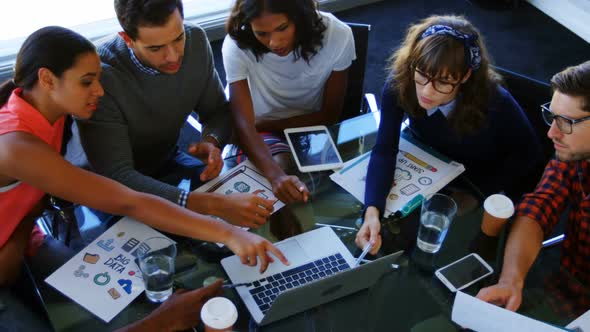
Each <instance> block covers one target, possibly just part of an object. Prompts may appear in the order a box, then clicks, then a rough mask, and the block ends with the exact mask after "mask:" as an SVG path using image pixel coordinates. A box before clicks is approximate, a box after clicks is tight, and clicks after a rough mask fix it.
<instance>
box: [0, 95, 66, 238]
mask: <svg viewBox="0 0 590 332" xmlns="http://www.w3.org/2000/svg"><path fill="white" fill-rule="evenodd" d="M21 94H22V89H21V88H18V89H15V90H14V91H13V92H12V95H11V96H10V98H9V99H8V102H7V103H6V104H5V105H4V106H3V107H2V108H0V135H4V134H7V133H11V132H15V131H20V132H25V133H29V134H31V135H34V136H35V137H38V138H39V139H41V140H43V141H44V142H45V143H47V144H49V145H50V146H51V147H52V148H54V149H55V151H57V152H60V150H61V142H62V138H63V130H64V121H65V116H63V117H61V118H59V119H58V120H57V121H56V122H55V123H54V124H53V125H51V124H50V123H49V122H48V121H47V119H46V118H45V117H44V116H43V115H42V114H41V113H39V111H37V110H36V109H35V108H34V107H33V106H32V105H30V104H29V103H27V102H26V101H25V100H24V99H22V98H21ZM1 148H2V147H1V146H0V149H1ZM43 195H44V192H42V191H41V190H39V189H37V188H35V187H33V186H30V185H29V184H27V183H23V182H17V183H14V184H11V185H8V186H6V187H0V248H1V247H3V246H4V244H5V243H6V241H8V239H9V238H10V236H11V235H12V233H13V232H14V230H15V229H16V226H18V224H19V223H20V221H21V220H22V219H23V218H24V217H25V216H26V215H27V214H28V213H29V211H30V210H31V209H32V208H33V207H34V206H35V204H37V203H38V202H39V200H41V198H42V197H43Z"/></svg>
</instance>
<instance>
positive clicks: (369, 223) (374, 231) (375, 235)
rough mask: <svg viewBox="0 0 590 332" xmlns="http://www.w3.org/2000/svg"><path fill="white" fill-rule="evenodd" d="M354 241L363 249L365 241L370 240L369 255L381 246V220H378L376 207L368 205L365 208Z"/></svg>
mask: <svg viewBox="0 0 590 332" xmlns="http://www.w3.org/2000/svg"><path fill="white" fill-rule="evenodd" d="M354 242H355V243H356V245H357V247H359V248H361V249H364V248H365V246H366V245H367V243H369V242H372V243H373V249H371V251H370V253H371V255H375V254H376V253H377V251H379V249H380V248H381V221H380V220H379V210H377V208H376V207H374V206H369V207H368V208H367V210H366V212H365V219H364V221H363V225H362V226H361V229H359V231H358V233H356V239H355V241H354Z"/></svg>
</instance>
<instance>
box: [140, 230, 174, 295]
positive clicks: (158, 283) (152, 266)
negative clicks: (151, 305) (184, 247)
mask: <svg viewBox="0 0 590 332" xmlns="http://www.w3.org/2000/svg"><path fill="white" fill-rule="evenodd" d="M142 246H143V248H144V250H142V251H141V252H139V254H138V255H137V259H138V261H139V268H140V270H141V273H142V275H143V282H144V284H145V294H146V296H147V298H148V299H149V300H150V301H152V302H156V303H160V302H164V301H166V300H167V299H168V298H169V297H170V295H172V281H173V277H174V260H175V259H176V245H175V244H174V242H173V241H172V240H170V239H168V238H165V237H151V238H149V239H147V240H145V241H144V242H143V243H142Z"/></svg>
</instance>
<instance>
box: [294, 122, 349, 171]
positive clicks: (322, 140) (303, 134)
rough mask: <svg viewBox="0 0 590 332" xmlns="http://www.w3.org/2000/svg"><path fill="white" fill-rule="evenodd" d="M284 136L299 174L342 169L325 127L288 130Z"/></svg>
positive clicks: (340, 159)
mask: <svg viewBox="0 0 590 332" xmlns="http://www.w3.org/2000/svg"><path fill="white" fill-rule="evenodd" d="M285 136H286V137H287V142H288V143H289V147H290V148H291V152H293V157H294V158H295V162H296V163H297V167H298V168H299V170H300V171H301V172H314V171H324V170H328V169H335V168H340V167H342V158H340V154H339V153H338V149H336V145H335V144H334V141H333V140H332V137H331V136H330V133H329V132H328V128H326V126H311V127H300V128H288V129H285Z"/></svg>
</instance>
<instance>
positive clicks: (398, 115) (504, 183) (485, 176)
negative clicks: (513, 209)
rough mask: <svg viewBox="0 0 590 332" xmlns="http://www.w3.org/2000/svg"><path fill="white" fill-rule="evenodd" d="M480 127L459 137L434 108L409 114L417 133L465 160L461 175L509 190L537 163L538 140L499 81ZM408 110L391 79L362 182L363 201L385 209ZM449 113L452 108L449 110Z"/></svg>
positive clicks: (485, 188) (487, 189)
mask: <svg viewBox="0 0 590 332" xmlns="http://www.w3.org/2000/svg"><path fill="white" fill-rule="evenodd" d="M490 99H491V100H490V103H489V106H488V109H487V115H486V120H485V123H484V125H483V126H482V128H481V129H480V130H479V131H478V132H476V133H474V134H471V135H464V136H461V137H459V135H457V134H456V133H455V132H454V131H453V130H452V129H451V127H450V125H449V122H448V121H447V118H446V117H445V116H444V115H443V114H442V113H441V112H440V111H437V112H435V113H434V114H432V115H431V116H427V115H426V112H425V113H424V116H423V117H420V118H414V117H411V116H410V117H409V119H410V128H411V129H412V132H413V133H414V135H416V137H417V138H418V139H419V140H420V141H422V142H424V143H426V144H427V145H430V146H432V147H433V148H434V149H435V150H437V151H439V152H441V153H443V154H445V155H446V156H448V157H450V158H451V159H453V160H455V161H457V162H460V163H462V164H463V165H464V166H465V169H466V170H465V173H464V175H465V176H467V178H468V179H469V180H470V181H472V182H473V183H474V184H475V185H476V186H477V187H478V188H479V189H480V190H481V191H482V192H483V193H484V194H485V195H489V194H493V193H497V192H500V191H504V190H509V189H510V188H511V187H513V186H517V185H518V182H519V179H521V177H524V176H525V175H527V173H529V172H531V171H532V170H533V168H534V167H535V166H536V165H538V164H539V162H540V158H541V156H542V153H541V145H540V142H539V139H538V137H537V135H536V134H535V132H534V130H533V128H532V126H531V124H530V122H529V121H528V119H527V117H526V115H525V114H524V112H523V110H522V109H521V108H520V106H519V105H518V103H517V102H516V101H515V100H514V98H513V97H512V95H510V93H509V92H508V91H506V90H505V89H504V88H502V87H500V86H498V87H497V89H496V93H494V94H493V95H492V97H491V98H490ZM405 114H406V113H405V112H404V110H403V109H402V108H401V107H400V106H399V104H398V101H397V96H396V93H395V91H394V90H393V88H392V87H391V85H390V83H389V84H388V83H386V84H385V86H384V87H383V91H382V107H381V122H380V125H379V131H378V133H377V142H376V144H375V147H374V148H373V152H372V153H371V160H370V162H369V168H368V172H367V182H366V186H365V206H366V207H368V206H374V207H376V208H377V209H379V212H380V213H381V214H382V213H383V211H384V210H383V208H384V206H385V200H386V197H387V194H388V193H389V190H390V189H391V185H392V183H393V175H394V170H395V165H396V159H397V158H396V156H397V153H398V147H399V137H400V126H401V123H402V121H403V119H404V115H405ZM451 114H452V113H451Z"/></svg>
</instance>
